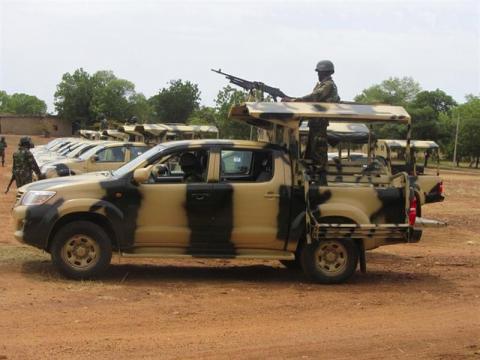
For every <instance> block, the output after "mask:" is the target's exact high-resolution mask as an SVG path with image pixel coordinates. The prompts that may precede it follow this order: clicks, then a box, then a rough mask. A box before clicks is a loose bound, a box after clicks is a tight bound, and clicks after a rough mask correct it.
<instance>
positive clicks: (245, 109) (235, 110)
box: [229, 102, 410, 128]
mask: <svg viewBox="0 0 480 360" xmlns="http://www.w3.org/2000/svg"><path fill="white" fill-rule="evenodd" d="M229 117H230V118H231V119H235V120H243V121H247V122H248V123H250V124H251V125H255V126H260V127H264V128H268V127H271V125H272V123H277V124H282V125H284V126H289V127H292V128H295V127H297V126H298V120H302V119H303V120H306V119H308V120H315V119H325V118H326V119H332V120H335V121H337V122H357V121H358V122H372V123H375V122H387V123H403V124H407V123H409V122H410V115H409V114H408V113H407V112H406V111H405V109H404V108H403V107H401V106H391V105H363V104H352V103H313V102H281V103H276V102H246V103H243V104H240V105H234V106H232V108H231V109H230V113H229Z"/></svg>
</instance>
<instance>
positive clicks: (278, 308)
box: [0, 137, 480, 359]
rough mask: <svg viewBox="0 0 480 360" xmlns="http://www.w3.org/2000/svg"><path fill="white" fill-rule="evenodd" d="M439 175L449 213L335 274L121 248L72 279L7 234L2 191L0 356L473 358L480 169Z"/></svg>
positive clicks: (477, 329)
mask: <svg viewBox="0 0 480 360" xmlns="http://www.w3.org/2000/svg"><path fill="white" fill-rule="evenodd" d="M34 140H35V141H36V142H37V143H38V142H39V141H43V142H44V141H45V139H34ZM7 141H8V142H9V146H10V147H9V151H12V148H13V147H14V146H13V145H14V141H15V140H14V139H12V137H8V138H7ZM8 160H9V161H8V164H7V165H8V167H6V168H0V188H1V189H3V188H4V187H5V186H6V183H7V181H8V177H9V171H10V166H11V161H10V160H11V152H10V153H9V156H8ZM443 174H444V177H445V184H446V191H447V195H448V198H447V200H446V201H445V202H444V203H440V204H433V205H430V206H428V207H426V208H424V215H425V216H430V217H436V218H440V219H444V220H447V221H448V222H449V223H450V226H449V227H448V228H447V229H442V230H428V231H426V232H425V233H424V237H423V239H422V241H421V242H420V243H418V244H410V245H394V246H390V247H384V248H381V249H378V250H375V251H372V252H370V253H368V273H367V274H360V273H358V274H357V275H356V276H355V277H354V278H353V279H352V280H351V281H349V282H348V283H347V284H344V285H338V286H321V285H316V284H311V283H308V282H306V281H305V279H304V277H303V275H302V274H301V273H299V272H293V271H290V270H287V269H285V268H283V267H282V266H281V265H279V264H278V263H277V262H274V261H263V262H262V261H255V262H254V261H250V262H240V261H217V260H208V261H207V260H192V261H173V260H166V261H163V260H156V261H148V260H145V261H137V260H135V261H133V260H128V261H127V260H124V259H118V258H117V259H114V261H113V265H112V266H111V268H110V271H109V272H108V275H107V276H106V277H105V278H103V279H102V280H101V281H95V282H91V281H85V282H75V281H68V280H65V279H63V278H61V277H60V276H59V275H57V273H56V272H55V270H54V269H53V267H52V265H51V263H50V261H49V257H48V256H47V255H45V254H43V253H42V252H40V251H37V250H35V249H33V248H30V247H26V246H22V245H20V244H18V243H16V242H15V240H14V239H13V236H12V224H11V220H10V215H9V211H10V208H11V206H12V204H13V199H14V192H15V191H12V192H11V193H10V194H8V195H2V196H1V198H0V221H1V224H0V359H29V358H35V359H38V358H41V359H42V358H56V359H80V358H82V359H85V358H93V359H96V358H103V359H132V358H167V359H168V358H198V357H201V358H255V359H258V358H301V359H320V358H322V359H350V358H355V359H381V358H393V359H405V358H411V359H480V271H479V270H480V173H478V174H477V173H476V172H471V173H470V172H467V173H453V172H451V173H450V172H447V171H444V172H443Z"/></svg>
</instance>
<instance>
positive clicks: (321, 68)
mask: <svg viewBox="0 0 480 360" xmlns="http://www.w3.org/2000/svg"><path fill="white" fill-rule="evenodd" d="M315 71H316V72H317V74H318V83H317V84H316V85H315V87H314V88H313V91H312V93H311V94H308V95H305V96H302V97H299V98H295V99H284V101H297V102H340V97H339V96H338V92H337V86H336V85H335V82H334V81H333V79H332V74H333V73H334V72H335V68H334V66H333V63H332V62H331V61H330V60H322V61H319V62H318V63H317V66H316V68H315ZM308 127H309V132H308V142H307V149H306V151H305V159H308V160H311V161H312V165H313V173H314V174H312V175H313V176H312V177H313V179H314V180H316V181H318V182H319V183H320V184H321V185H326V183H327V167H328V142H327V127H328V120H327V119H323V121H318V119H317V120H311V121H309V122H308Z"/></svg>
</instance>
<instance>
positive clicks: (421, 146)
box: [378, 139, 438, 149]
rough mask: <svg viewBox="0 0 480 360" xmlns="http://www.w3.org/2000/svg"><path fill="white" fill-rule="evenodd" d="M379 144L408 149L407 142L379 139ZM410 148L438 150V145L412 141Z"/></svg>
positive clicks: (426, 141) (425, 141) (429, 142)
mask: <svg viewBox="0 0 480 360" xmlns="http://www.w3.org/2000/svg"><path fill="white" fill-rule="evenodd" d="M378 141H379V142H381V141H383V142H385V144H386V145H387V146H388V147H389V148H406V147H407V141H406V140H394V139H379V140H378ZM410 147H411V148H415V149H438V144H437V143H436V142H435V141H431V140H411V141H410Z"/></svg>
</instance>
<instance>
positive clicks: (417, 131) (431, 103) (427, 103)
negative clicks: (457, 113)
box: [406, 89, 457, 141]
mask: <svg viewBox="0 0 480 360" xmlns="http://www.w3.org/2000/svg"><path fill="white" fill-rule="evenodd" d="M456 105H457V103H456V102H455V100H453V98H452V97H451V96H450V95H447V94H446V93H445V92H444V91H442V90H440V89H437V90H435V91H421V92H419V93H418V94H417V96H416V97H415V99H414V100H413V101H412V102H411V103H409V104H408V105H407V106H406V107H407V111H408V112H409V113H410V115H411V117H412V135H413V136H412V137H413V138H414V139H423V140H434V141H439V140H440V138H441V136H442V131H441V125H440V114H442V113H449V112H450V110H451V109H452V108H453V107H454V106H456Z"/></svg>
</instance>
